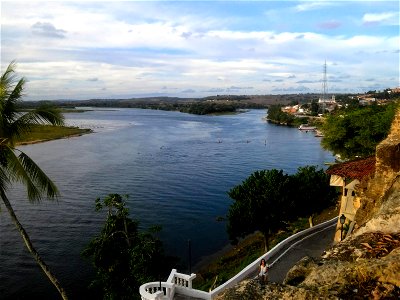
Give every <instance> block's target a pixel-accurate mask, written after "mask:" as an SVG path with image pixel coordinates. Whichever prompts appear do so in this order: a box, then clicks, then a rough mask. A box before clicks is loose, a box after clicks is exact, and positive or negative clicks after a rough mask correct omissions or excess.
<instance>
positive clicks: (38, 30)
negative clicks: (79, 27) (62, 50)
mask: <svg viewBox="0 0 400 300" xmlns="http://www.w3.org/2000/svg"><path fill="white" fill-rule="evenodd" d="M31 28H32V32H33V33H34V34H36V35H41V36H45V37H49V38H59V39H63V38H65V34H66V33H67V32H66V31H65V30H62V29H57V28H55V27H54V25H53V24H51V23H48V22H36V23H35V24H33V25H32V27H31Z"/></svg>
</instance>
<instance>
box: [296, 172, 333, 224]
mask: <svg viewBox="0 0 400 300" xmlns="http://www.w3.org/2000/svg"><path fill="white" fill-rule="evenodd" d="M292 178H293V181H292V184H293V188H292V190H295V191H296V194H294V195H293V197H294V200H295V203H294V205H293V208H294V211H293V213H292V214H291V215H292V216H293V217H305V216H310V215H313V214H315V213H318V212H320V211H322V210H323V209H325V208H327V207H329V206H330V205H332V204H334V203H335V200H336V199H337V193H336V191H335V190H334V189H332V188H331V186H330V185H329V178H330V176H329V175H328V174H326V173H325V171H324V170H323V169H319V170H317V167H316V166H305V167H299V168H298V170H297V173H296V174H294V175H292Z"/></svg>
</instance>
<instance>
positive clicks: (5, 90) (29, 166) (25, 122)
mask: <svg viewBox="0 0 400 300" xmlns="http://www.w3.org/2000/svg"><path fill="white" fill-rule="evenodd" d="M14 69H15V63H14V62H11V63H10V64H9V66H8V67H7V69H6V71H5V72H4V74H2V76H1V78H0V197H1V200H2V201H3V203H4V206H5V207H6V208H7V210H8V212H9V214H10V216H11V219H12V220H13V222H14V224H15V226H16V227H17V229H18V231H19V232H20V234H21V236H22V239H23V240H24V242H25V245H26V247H27V248H28V250H29V252H30V253H31V254H32V255H33V257H34V259H35V260H36V262H37V263H38V264H39V266H40V267H41V268H42V270H43V271H44V273H45V274H46V275H47V277H48V278H49V279H50V281H51V282H52V283H53V284H54V286H55V287H56V288H57V290H58V292H59V293H60V294H61V296H62V298H63V299H67V295H66V292H65V290H64V289H63V288H62V287H61V285H60V283H59V281H58V280H57V278H56V277H55V276H54V275H53V274H52V272H51V271H50V269H49V267H48V266H47V265H46V263H45V262H44V261H43V259H42V258H41V257H40V255H39V253H38V252H37V251H36V249H35V248H34V246H33V245H32V242H31V240H30V238H29V235H28V233H27V232H26V231H25V229H24V228H23V226H22V225H21V223H20V222H19V220H18V218H17V216H16V215H15V212H14V209H13V208H12V206H11V203H10V201H9V199H8V197H7V190H8V188H9V186H10V184H11V183H13V182H22V183H23V184H24V185H25V187H26V189H27V194H28V199H29V201H31V202H34V201H40V200H41V198H42V196H43V195H46V196H47V198H49V199H55V198H57V196H58V190H57V187H56V186H55V185H54V183H53V182H52V181H51V180H50V178H48V177H47V176H46V174H45V173H44V172H43V171H42V170H41V169H40V168H39V166H38V165H37V164H35V162H34V161H33V160H32V159H31V158H30V157H29V156H28V155H26V154H25V153H24V152H22V151H21V150H19V149H16V148H15V142H16V140H17V139H18V138H19V137H20V136H21V135H22V134H26V133H29V132H30V130H31V128H32V125H34V124H53V125H62V124H64V118H63V116H62V114H61V113H60V112H59V111H58V110H57V109H55V108H52V107H49V106H43V107H40V108H38V109H35V110H32V111H29V112H27V113H22V112H20V111H19V109H18V105H19V103H20V102H21V98H22V92H23V88H24V84H25V79H24V78H21V79H19V80H17V79H16V76H15V71H14Z"/></svg>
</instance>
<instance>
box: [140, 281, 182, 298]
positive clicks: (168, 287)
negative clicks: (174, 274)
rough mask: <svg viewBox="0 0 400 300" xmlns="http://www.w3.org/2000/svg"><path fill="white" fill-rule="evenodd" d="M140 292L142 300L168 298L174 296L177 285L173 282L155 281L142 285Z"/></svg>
mask: <svg viewBox="0 0 400 300" xmlns="http://www.w3.org/2000/svg"><path fill="white" fill-rule="evenodd" d="M139 292H140V296H141V297H142V300H162V299H164V300H167V299H173V298H174V294H175V286H174V284H173V283H168V282H160V281H154V282H148V283H145V284H143V285H141V286H140V288H139Z"/></svg>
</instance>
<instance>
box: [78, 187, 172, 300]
mask: <svg viewBox="0 0 400 300" xmlns="http://www.w3.org/2000/svg"><path fill="white" fill-rule="evenodd" d="M126 199H128V196H121V195H119V194H109V195H108V196H107V197H105V198H104V199H103V200H101V199H100V198H98V199H96V210H97V211H100V210H102V209H107V211H108V213H107V217H106V221H105V224H104V227H103V228H102V230H101V232H100V234H99V235H98V236H96V237H95V238H93V239H92V240H91V241H90V243H89V244H88V246H87V247H86V248H85V249H84V251H83V252H82V255H83V256H84V257H86V258H90V259H91V260H92V263H93V266H94V267H95V269H96V278H95V280H94V281H93V282H92V284H91V287H92V288H93V289H95V290H96V291H99V292H100V293H101V294H102V296H103V299H135V298H137V297H138V289H139V286H140V285H141V284H143V283H145V282H149V281H154V280H157V279H159V278H160V276H161V273H165V272H166V271H169V270H170V269H169V264H168V259H165V256H164V252H163V246H162V242H161V241H160V240H159V239H158V238H156V237H155V235H154V233H155V232H157V231H159V230H160V228H159V227H153V228H151V229H150V231H146V232H140V231H139V229H138V228H139V222H138V221H136V220H132V219H130V218H129V210H128V208H127V207H126V202H125V200H126Z"/></svg>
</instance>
